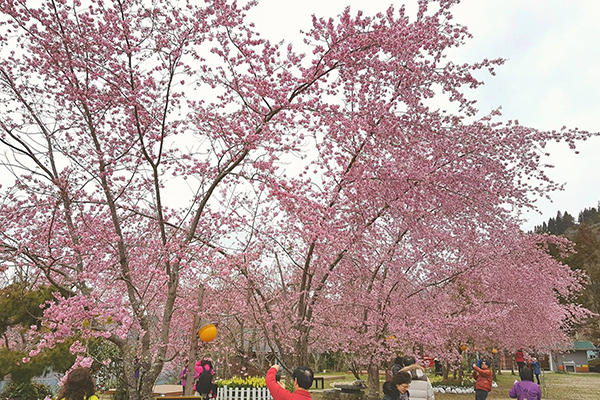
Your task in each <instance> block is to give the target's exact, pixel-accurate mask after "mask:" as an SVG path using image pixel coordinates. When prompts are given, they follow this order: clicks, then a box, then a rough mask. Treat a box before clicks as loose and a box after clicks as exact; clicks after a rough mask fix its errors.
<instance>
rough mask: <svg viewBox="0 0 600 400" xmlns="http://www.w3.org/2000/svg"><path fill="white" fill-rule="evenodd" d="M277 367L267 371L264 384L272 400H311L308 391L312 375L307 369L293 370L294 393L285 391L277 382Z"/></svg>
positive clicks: (274, 366) (312, 378)
mask: <svg viewBox="0 0 600 400" xmlns="http://www.w3.org/2000/svg"><path fill="white" fill-rule="evenodd" d="M278 371H279V365H277V364H275V365H273V366H272V367H271V368H269V370H268V371H267V377H266V378H265V383H266V384H267V388H268V389H269V392H270V393H271V396H273V400H311V399H312V397H311V395H310V392H309V391H308V389H310V387H311V386H312V384H313V380H314V377H315V376H314V374H313V372H312V370H311V369H310V368H308V367H298V368H296V369H295V370H294V373H293V374H292V377H293V378H294V393H292V392H290V391H289V390H287V389H285V388H284V387H283V386H281V385H280V384H279V382H277V377H276V376H277V372H278Z"/></svg>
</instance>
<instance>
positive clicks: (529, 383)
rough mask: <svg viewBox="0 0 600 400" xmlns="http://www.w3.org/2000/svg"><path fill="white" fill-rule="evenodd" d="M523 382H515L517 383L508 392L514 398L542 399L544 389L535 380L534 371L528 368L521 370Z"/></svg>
mask: <svg viewBox="0 0 600 400" xmlns="http://www.w3.org/2000/svg"><path fill="white" fill-rule="evenodd" d="M520 375H521V382H515V385H514V386H513V387H512V389H510V392H508V396H509V397H510V398H512V399H527V400H541V398H542V391H541V390H540V387H539V385H538V384H536V383H534V382H533V373H532V372H531V370H530V369H528V368H523V371H521V374H520Z"/></svg>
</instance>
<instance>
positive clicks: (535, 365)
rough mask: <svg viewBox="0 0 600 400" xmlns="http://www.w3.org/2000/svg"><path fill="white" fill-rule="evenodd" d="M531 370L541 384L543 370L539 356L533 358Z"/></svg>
mask: <svg viewBox="0 0 600 400" xmlns="http://www.w3.org/2000/svg"><path fill="white" fill-rule="evenodd" d="M531 371H532V372H533V374H534V375H535V379H537V383H538V385H539V384H540V374H541V371H540V363H539V362H538V360H537V358H533V359H531Z"/></svg>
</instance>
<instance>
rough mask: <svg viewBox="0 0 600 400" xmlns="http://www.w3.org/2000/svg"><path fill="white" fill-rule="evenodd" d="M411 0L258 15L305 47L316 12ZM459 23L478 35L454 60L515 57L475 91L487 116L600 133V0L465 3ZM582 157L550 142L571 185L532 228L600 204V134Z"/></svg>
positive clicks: (288, 7) (321, 1)
mask: <svg viewBox="0 0 600 400" xmlns="http://www.w3.org/2000/svg"><path fill="white" fill-rule="evenodd" d="M392 3H393V4H394V6H395V7H396V8H399V7H400V5H401V4H403V3H404V4H406V7H407V10H408V11H409V12H411V10H412V14H414V10H415V9H416V3H417V2H416V0H407V1H406V2H391V1H389V0H259V5H258V7H257V8H256V9H255V10H253V11H252V13H251V14H250V20H252V21H254V22H255V23H256V26H257V30H258V31H259V32H261V33H262V34H263V35H264V36H266V37H267V38H269V39H271V40H273V41H279V40H285V41H286V42H287V43H290V42H291V43H294V44H299V43H300V42H301V36H300V35H299V31H300V30H301V29H302V30H308V29H309V28H310V26H311V25H310V24H311V15H312V14H316V15H317V16H327V17H329V16H335V15H337V14H339V13H340V12H341V11H342V10H343V9H344V7H346V6H348V5H349V6H350V7H351V8H352V10H354V11H358V10H363V11H364V12H365V13H366V14H368V15H372V14H375V13H376V12H378V11H384V10H386V9H387V7H388V6H389V5H390V4H392ZM454 15H455V22H457V23H460V24H463V25H466V26H468V27H469V30H470V32H471V33H472V34H473V36H474V38H473V39H472V40H471V41H469V42H468V43H467V45H465V46H464V47H463V49H461V50H460V51H459V52H457V53H456V54H455V55H453V59H461V60H464V61H477V60H480V59H483V58H495V57H504V58H507V59H508V62H507V63H506V64H505V65H504V66H502V67H500V68H499V69H497V75H496V76H495V77H491V76H489V77H487V78H485V81H486V85H485V86H483V87H482V88H480V89H478V90H477V91H476V92H474V93H473V97H474V98H476V99H478V105H479V107H478V108H479V109H480V110H481V112H482V113H485V114H487V113H488V112H489V111H490V110H492V109H494V108H496V107H498V106H502V113H503V117H504V118H505V119H518V120H519V122H520V123H521V124H522V125H527V126H532V127H535V128H538V129H560V128H561V127H562V126H563V125H566V126H567V127H570V128H571V127H578V128H580V129H585V130H589V131H595V132H600V117H599V115H600V25H599V24H598V23H597V19H598V16H599V15H600V1H597V0H595V1H592V0H571V1H563V0H463V1H462V2H461V4H459V5H458V6H456V7H455V8H454ZM578 150H579V151H580V154H578V155H575V154H574V153H573V152H572V151H570V150H569V149H568V148H567V146H558V145H556V146H552V147H550V152H551V154H552V155H551V157H549V159H548V160H547V161H546V162H547V163H549V164H552V165H554V166H555V168H553V169H552V170H551V171H549V175H550V177H551V178H552V179H554V180H555V181H558V182H561V183H566V186H565V190H564V191H562V192H557V193H554V194H553V195H552V200H553V202H552V203H550V202H548V201H541V200H540V201H538V202H537V206H538V207H539V208H540V210H541V212H542V213H543V214H542V215H540V214H537V213H532V214H528V215H527V218H528V222H527V223H525V224H524V225H523V228H524V229H525V230H530V229H532V228H533V226H534V225H539V224H541V223H542V222H543V221H546V220H547V219H548V218H550V217H551V216H554V215H556V212H557V211H558V210H560V211H569V212H570V213H571V214H573V215H574V216H575V218H577V214H578V213H579V211H580V210H581V209H583V208H586V207H596V206H597V204H598V201H600V156H599V155H600V138H594V139H593V140H589V141H587V142H584V143H581V144H580V146H579V147H578Z"/></svg>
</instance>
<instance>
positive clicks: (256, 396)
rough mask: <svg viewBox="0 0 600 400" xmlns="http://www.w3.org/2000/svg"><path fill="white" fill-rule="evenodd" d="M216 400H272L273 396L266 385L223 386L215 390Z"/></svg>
mask: <svg viewBox="0 0 600 400" xmlns="http://www.w3.org/2000/svg"><path fill="white" fill-rule="evenodd" d="M217 400H273V397H272V396H271V393H269V389H267V388H266V387H264V388H249V387H245V388H239V387H237V388H230V387H229V386H223V387H220V388H219V390H217Z"/></svg>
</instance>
